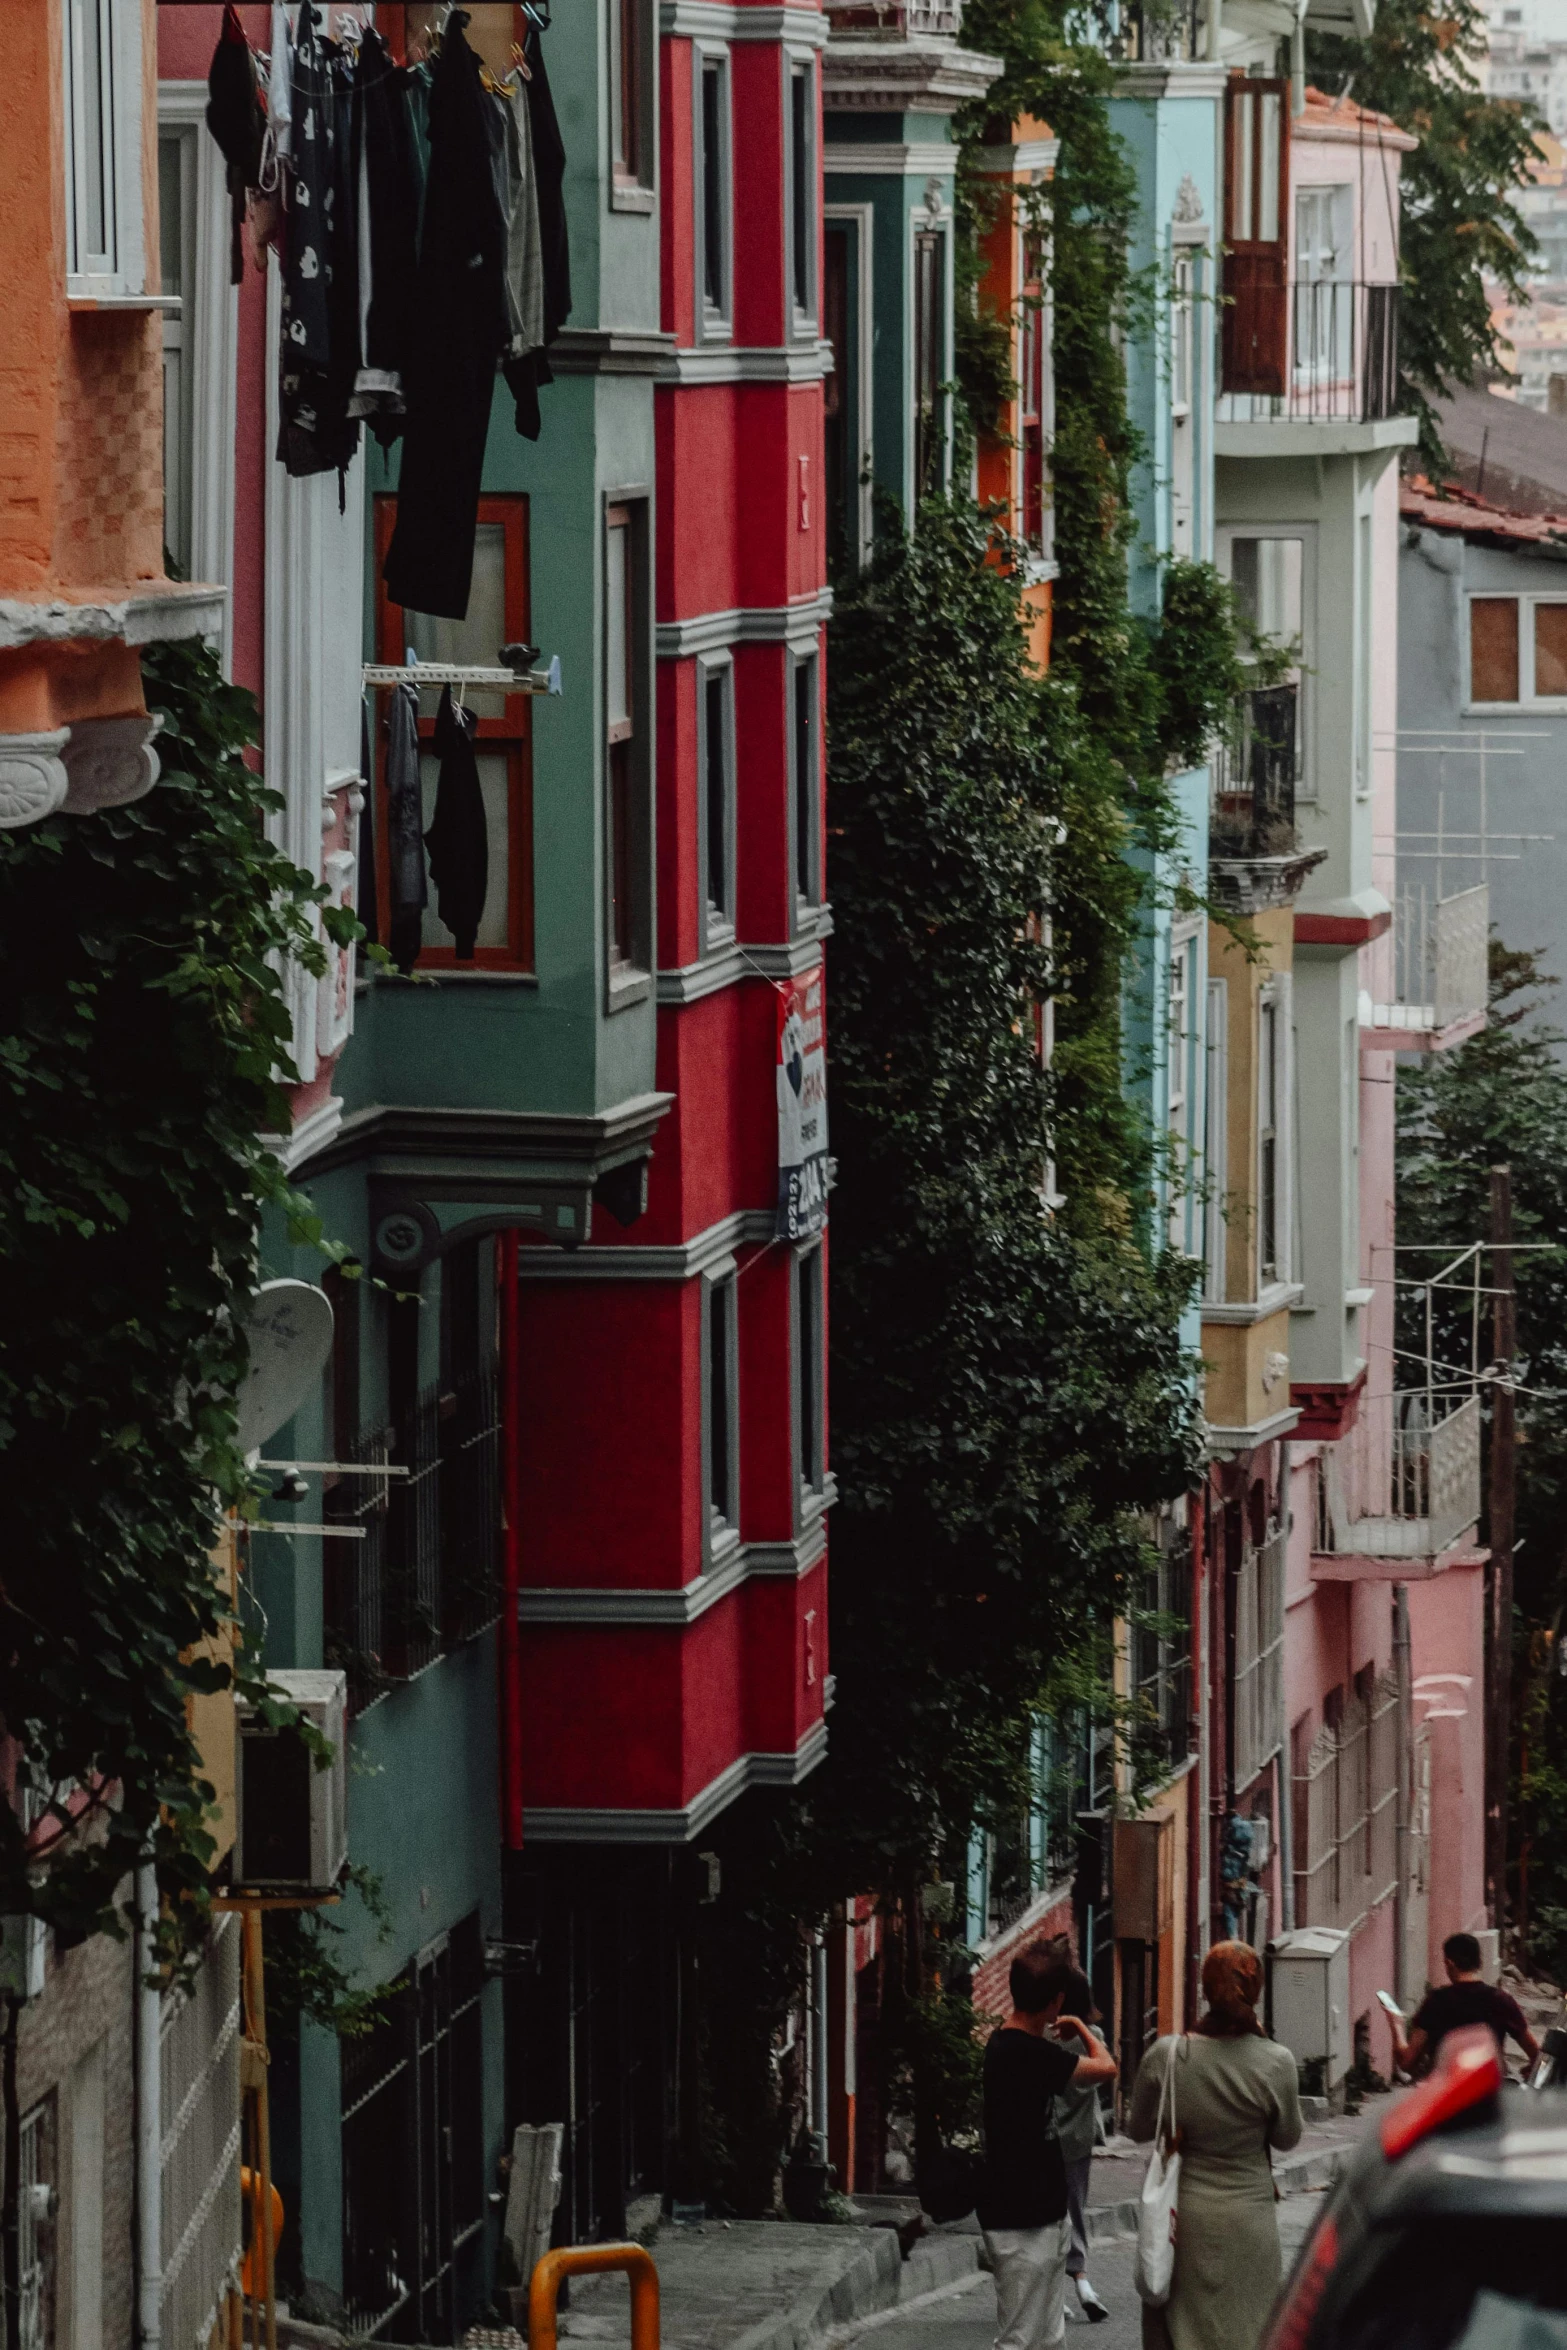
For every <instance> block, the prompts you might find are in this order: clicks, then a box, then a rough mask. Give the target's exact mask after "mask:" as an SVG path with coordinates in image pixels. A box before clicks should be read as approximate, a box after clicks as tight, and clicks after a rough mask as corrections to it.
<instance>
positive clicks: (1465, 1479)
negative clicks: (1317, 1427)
mask: <svg viewBox="0 0 1567 2350" xmlns="http://www.w3.org/2000/svg"><path fill="white" fill-rule="evenodd" d="M1359 1433H1360V1436H1361V1439H1362V1444H1363V1449H1364V1452H1365V1455H1366V1457H1367V1458H1368V1459H1372V1458H1375V1457H1376V1456H1377V1454H1379V1453H1380V1452H1381V1450H1382V1439H1383V1438H1384V1437H1385V1438H1386V1440H1387V1441H1386V1453H1385V1455H1384V1456H1383V1457H1385V1459H1386V1462H1387V1471H1386V1474H1387V1485H1386V1487H1385V1489H1384V1497H1385V1499H1386V1503H1387V1507H1386V1510H1385V1511H1381V1512H1372V1513H1368V1514H1367V1515H1365V1516H1360V1517H1354V1518H1352V1517H1350V1516H1349V1514H1348V1512H1347V1511H1346V1510H1345V1508H1344V1507H1343V1503H1342V1499H1341V1497H1340V1494H1339V1491H1338V1489H1337V1485H1336V1481H1334V1478H1335V1471H1336V1456H1333V1455H1328V1456H1324V1457H1325V1462H1326V1466H1327V1472H1328V1476H1329V1479H1330V1487H1329V1492H1328V1496H1327V1501H1328V1506H1327V1509H1326V1511H1325V1512H1324V1516H1325V1520H1326V1523H1325V1525H1324V1526H1323V1528H1322V1529H1321V1532H1322V1536H1323V1538H1324V1540H1325V1543H1326V1547H1327V1548H1328V1549H1329V1550H1332V1551H1338V1552H1352V1553H1359V1554H1361V1555H1363V1556H1366V1557H1369V1558H1393V1559H1402V1558H1409V1559H1413V1558H1434V1557H1435V1556H1436V1555H1437V1553H1438V1552H1439V1551H1443V1550H1446V1549H1447V1547H1448V1545H1449V1544H1450V1543H1453V1542H1456V1541H1457V1540H1458V1537H1459V1536H1460V1535H1461V1534H1463V1533H1464V1532H1465V1531H1466V1530H1467V1529H1468V1528H1469V1527H1470V1526H1473V1525H1474V1524H1475V1523H1476V1522H1477V1520H1478V1519H1479V1516H1480V1398H1479V1396H1478V1395H1473V1394H1471V1395H1468V1396H1466V1397H1465V1398H1464V1400H1463V1401H1462V1402H1461V1403H1456V1404H1455V1403H1454V1402H1453V1399H1452V1398H1451V1396H1449V1395H1444V1394H1442V1393H1441V1391H1440V1390H1437V1389H1433V1388H1415V1389H1406V1390H1404V1391H1402V1392H1400V1393H1396V1394H1394V1395H1391V1396H1388V1397H1384V1398H1382V1399H1380V1400H1379V1401H1373V1402H1372V1403H1371V1404H1370V1405H1369V1406H1368V1407H1367V1408H1366V1410H1365V1411H1364V1412H1363V1413H1362V1420H1361V1429H1360V1431H1359ZM1373 1498H1376V1497H1375V1496H1373Z"/></svg>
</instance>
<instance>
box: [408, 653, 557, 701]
mask: <svg viewBox="0 0 1567 2350" xmlns="http://www.w3.org/2000/svg"><path fill="white" fill-rule="evenodd" d="M364 683H365V684H366V685H367V686H380V685H474V686H491V687H495V686H498V687H499V688H500V690H501V691H502V692H503V693H508V694H558V693H559V692H560V690H561V689H560V655H559V653H556V654H554V655H553V656H552V658H551V660H550V664H549V666H548V668H547V669H487V668H485V667H483V666H482V665H476V664H475V663H472V662H467V661H419V660H413V661H401V662H399V661H367V662H366V663H365V667H364Z"/></svg>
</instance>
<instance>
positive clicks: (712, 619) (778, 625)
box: [654, 587, 832, 661]
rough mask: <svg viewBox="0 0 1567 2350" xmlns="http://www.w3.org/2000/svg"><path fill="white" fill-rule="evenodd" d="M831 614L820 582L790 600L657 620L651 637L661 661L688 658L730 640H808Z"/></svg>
mask: <svg viewBox="0 0 1567 2350" xmlns="http://www.w3.org/2000/svg"><path fill="white" fill-rule="evenodd" d="M831 618H832V589H831V588H830V587H824V588H818V589H817V591H816V593H815V594H814V595H810V596H801V597H799V598H798V599H797V601H795V602H794V603H791V604H750V605H745V606H742V607H740V608H738V609H736V610H734V611H729V612H698V613H695V614H693V615H692V617H691V618H690V619H687V620H661V621H660V622H659V624H658V627H657V628H656V630H655V631H654V640H655V643H656V646H657V651H658V658H659V659H660V660H661V661H688V660H690V659H691V658H692V657H693V656H694V655H695V654H697V653H720V652H724V651H726V650H727V649H728V647H729V646H730V645H793V644H810V643H812V642H813V641H814V640H815V638H816V636H817V634H818V633H819V631H820V630H822V629H824V628H825V627H826V626H827V623H828V621H829V620H831Z"/></svg>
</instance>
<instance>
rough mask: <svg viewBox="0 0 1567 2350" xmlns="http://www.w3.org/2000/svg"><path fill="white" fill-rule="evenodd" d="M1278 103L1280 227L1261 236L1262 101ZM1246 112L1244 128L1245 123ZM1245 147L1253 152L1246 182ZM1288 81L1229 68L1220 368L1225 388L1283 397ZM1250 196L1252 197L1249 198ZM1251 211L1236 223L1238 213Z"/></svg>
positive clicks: (1287, 274)
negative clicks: (1241, 229)
mask: <svg viewBox="0 0 1567 2350" xmlns="http://www.w3.org/2000/svg"><path fill="white" fill-rule="evenodd" d="M1268 100H1271V101H1272V102H1273V104H1274V106H1275V108H1276V110H1277V118H1278V131H1279V153H1278V188H1277V191H1276V196H1275V215H1274V222H1273V225H1274V228H1275V231H1276V233H1275V234H1274V235H1273V236H1271V237H1268V236H1263V235H1261V234H1260V233H1259V232H1260V231H1261V229H1262V228H1263V227H1264V226H1265V225H1266V210H1265V205H1266V195H1265V188H1266V183H1265V180H1264V177H1263V174H1262V173H1261V171H1260V170H1259V169H1258V168H1257V162H1258V159H1259V158H1260V156H1261V153H1262V138H1261V128H1262V119H1263V111H1264V105H1265V103H1266V102H1267V101H1268ZM1248 117H1249V121H1248V122H1247V131H1246V134H1245V136H1244V137H1243V135H1242V130H1241V125H1242V122H1243V120H1246V118H1248ZM1243 151H1244V152H1245V153H1246V154H1247V155H1249V156H1250V158H1251V159H1252V161H1251V168H1250V171H1249V174H1248V177H1247V180H1246V182H1244V183H1243V181H1242V178H1241V157H1242V153H1243ZM1289 185H1290V85H1289V83H1288V82H1286V81H1276V80H1273V79H1271V78H1269V79H1261V78H1258V77H1254V76H1252V75H1249V74H1232V75H1231V76H1230V81H1229V87H1228V88H1227V90H1226V91H1225V96H1224V227H1223V239H1224V302H1223V305H1222V311H1221V315H1222V319H1223V326H1222V331H1221V342H1222V348H1223V374H1222V380H1221V383H1220V386H1219V388H1220V390H1221V391H1224V392H1243V393H1251V394H1253V395H1255V396H1258V397H1261V398H1266V399H1275V400H1281V399H1283V397H1284V395H1285V391H1286V389H1287V374H1288V366H1289V308H1290V294H1289V277H1290V244H1289V238H1290V209H1289ZM1247 199H1249V201H1248V200H1247ZM1240 213H1244V214H1245V215H1246V217H1245V219H1244V221H1243V222H1242V223H1241V226H1242V227H1244V229H1245V230H1246V232H1247V233H1246V234H1244V235H1243V234H1240V233H1239V232H1238V229H1237V216H1238V214H1240Z"/></svg>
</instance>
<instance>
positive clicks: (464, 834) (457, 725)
mask: <svg viewBox="0 0 1567 2350" xmlns="http://www.w3.org/2000/svg"><path fill="white" fill-rule="evenodd" d="M475 725H476V721H475V719H474V716H473V713H472V711H471V710H463V709H460V708H459V707H458V706H457V704H456V703H455V702H454V701H453V700H452V689H451V687H450V686H448V687H447V688H446V690H445V692H444V693H443V694H442V696H441V706H440V709H439V710H438V711H437V712H436V717H435V748H436V750H437V751H438V752H439V754H440V760H441V775H440V781H439V782H438V784H437V785H436V789H435V818H434V821H433V822H432V824H431V826H430V829H429V831H428V832H427V833H426V834H425V836H424V842H425V847H426V848H427V849H428V850H429V852H430V877H431V879H432V880H433V881H434V883H435V889H436V901H435V902H436V911H437V913H438V914H439V915H440V917H441V920H442V921H443V922H444V923H445V925H446V927H447V929H448V930H449V931H450V932H451V934H452V936H453V938H454V939H455V940H456V942H457V948H456V954H457V960H458V962H459V963H471V962H472V961H473V948H474V940H475V938H476V937H477V935H478V929H479V923H480V920H481V919H482V917H483V914H484V900H485V896H486V893H487V891H488V889H489V886H490V836H489V826H488V824H487V822H486V820H485V814H484V792H483V789H482V787H481V786H480V783H479V767H478V762H477V760H476V759H475V758H474V755H473V738H474V729H475Z"/></svg>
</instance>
